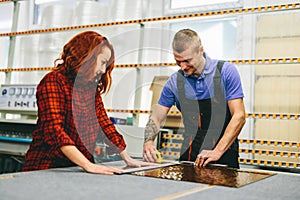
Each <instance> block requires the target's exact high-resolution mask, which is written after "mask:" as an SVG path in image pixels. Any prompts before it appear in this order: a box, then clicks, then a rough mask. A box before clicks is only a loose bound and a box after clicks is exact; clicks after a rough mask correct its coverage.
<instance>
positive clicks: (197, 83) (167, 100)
mask: <svg viewBox="0 0 300 200" xmlns="http://www.w3.org/2000/svg"><path fill="white" fill-rule="evenodd" d="M217 64H218V60H216V59H211V58H210V57H208V56H207V55H206V64H205V67H204V70H203V72H202V73H201V74H200V76H199V77H196V76H194V75H189V76H188V75H184V88H185V96H186V98H188V99H192V100H201V99H208V98H212V97H213V96H214V86H213V85H214V81H213V77H214V74H215V71H216V69H217ZM221 77H222V85H223V86H224V87H222V88H224V90H225V91H224V92H225V98H226V100H227V101H228V100H233V99H237V98H243V97H244V93H243V89H242V84H241V79H240V75H239V73H238V71H237V69H236V67H235V65H233V64H230V63H229V62H225V63H224V65H223V68H222V71H221ZM158 103H159V104H160V105H163V106H166V107H168V108H170V107H172V106H173V105H176V106H177V107H178V109H179V110H180V104H179V101H178V92H177V72H176V73H174V74H172V75H171V77H170V78H169V79H168V80H167V82H166V84H165V85H164V87H163V89H162V92H161V95H160V99H159V100H158Z"/></svg>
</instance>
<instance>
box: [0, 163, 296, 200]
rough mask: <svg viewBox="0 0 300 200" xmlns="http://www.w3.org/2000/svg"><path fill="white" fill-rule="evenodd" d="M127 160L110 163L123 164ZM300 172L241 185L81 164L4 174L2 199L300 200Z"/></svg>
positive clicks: (1, 176)
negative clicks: (97, 170) (101, 171)
mask: <svg viewBox="0 0 300 200" xmlns="http://www.w3.org/2000/svg"><path fill="white" fill-rule="evenodd" d="M123 164H124V163H123V161H117V162H112V163H109V164H108V163H106V165H112V166H118V165H119V166H120V165H123ZM299 183H300V175H299V174H294V173H280V172H279V173H277V174H276V175H273V176H270V177H268V178H265V179H262V180H259V181H257V182H254V183H251V184H248V185H245V186H242V187H239V188H232V187H225V186H216V185H208V184H202V183H194V182H185V181H174V180H167V179H161V178H152V177H144V176H136V175H132V174H122V175H97V174H90V173H86V172H84V171H83V170H82V169H81V168H79V167H70V168H57V169H50V170H41V171H32V172H20V173H10V174H2V175H0V194H1V200H11V199H14V200H18V199H22V200H27V199H28V200H29V199H30V200H33V199H43V200H53V199H72V200H76V199H110V200H111V199H122V200H127V199H128V200H129V199H130V200H131V199H143V200H146V199H175V198H176V199H184V200H188V199H205V200H210V199H211V200H214V199H230V200H235V199H237V200H240V199H243V200H247V199H253V200H254V199H255V200H256V199H272V200H276V199H278V200H279V199H280V200H281V199H289V200H291V199H300V190H299Z"/></svg>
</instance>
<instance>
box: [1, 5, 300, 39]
mask: <svg viewBox="0 0 300 200" xmlns="http://www.w3.org/2000/svg"><path fill="white" fill-rule="evenodd" d="M299 7H300V3H293V4H283V5H272V6H263V7H253V8H239V9H229V10H224V11H209V12H202V13H193V14H184V15H173V16H166V17H154V18H146V19H136V20H127V21H119V22H107V23H100V24H89V25H78V26H68V27H60V28H49V29H39V30H28V31H20V32H9V33H1V34H0V37H6V36H17V35H28V34H38V33H49V32H58V31H70V30H76V29H87V28H95V27H103V26H117V25H128V24H137V23H138V24H139V23H147V22H158V21H167V20H175V19H186V18H195V17H206V16H216V15H225V14H240V13H249V12H252V13H259V12H268V11H281V10H292V9H298V8H299Z"/></svg>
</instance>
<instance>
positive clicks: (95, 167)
mask: <svg viewBox="0 0 300 200" xmlns="http://www.w3.org/2000/svg"><path fill="white" fill-rule="evenodd" d="M84 170H85V171H86V172H88V173H92V174H107V175H113V174H114V173H116V174H120V173H122V170H121V169H118V168H115V167H108V166H104V165H99V164H94V163H88V164H87V166H85V167H84Z"/></svg>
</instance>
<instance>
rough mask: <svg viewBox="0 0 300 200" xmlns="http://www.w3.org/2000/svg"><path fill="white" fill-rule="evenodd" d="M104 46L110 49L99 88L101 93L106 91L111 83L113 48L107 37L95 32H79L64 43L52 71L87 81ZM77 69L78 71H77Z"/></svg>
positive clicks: (73, 79)
mask: <svg viewBox="0 0 300 200" xmlns="http://www.w3.org/2000/svg"><path fill="white" fill-rule="evenodd" d="M105 46H106V47H108V48H109V49H110V51H111V57H110V59H109V61H108V64H107V67H106V71H105V73H104V74H103V75H102V77H101V80H100V82H99V88H100V93H101V94H103V93H106V92H108V91H109V89H110V86H111V83H112V78H111V72H112V70H113V68H114V62H115V55H114V49H113V47H112V45H111V44H110V42H109V41H108V40H107V38H106V37H104V36H102V35H100V34H99V33H97V32H94V31H85V32H82V33H79V34H77V35H76V36H74V37H73V38H72V39H71V40H70V41H69V42H68V43H67V44H65V46H64V48H63V52H62V53H61V56H60V58H58V59H56V60H55V61H54V65H55V68H54V71H59V72H61V73H63V74H64V75H66V76H68V78H69V79H70V80H71V81H73V82H74V81H75V79H79V80H80V81H82V82H84V83H87V82H88V81H89V80H90V78H91V77H92V76H93V70H94V67H95V66H96V64H97V56H98V55H99V54H100V53H101V52H102V50H103V47H105ZM79 70H80V73H78V72H79Z"/></svg>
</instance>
